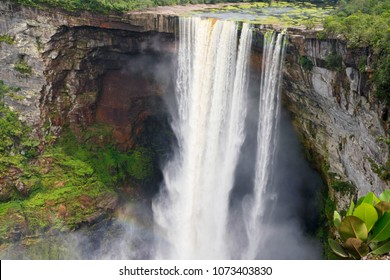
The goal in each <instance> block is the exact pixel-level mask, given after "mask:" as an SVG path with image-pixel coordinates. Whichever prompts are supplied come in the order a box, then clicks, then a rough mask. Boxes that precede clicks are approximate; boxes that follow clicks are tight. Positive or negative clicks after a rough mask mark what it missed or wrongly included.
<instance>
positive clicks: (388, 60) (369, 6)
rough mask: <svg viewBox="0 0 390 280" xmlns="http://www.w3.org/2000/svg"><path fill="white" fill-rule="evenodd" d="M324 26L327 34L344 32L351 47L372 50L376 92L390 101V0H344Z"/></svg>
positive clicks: (335, 34)
mask: <svg viewBox="0 0 390 280" xmlns="http://www.w3.org/2000/svg"><path fill="white" fill-rule="evenodd" d="M324 28H325V32H326V35H327V36H330V37H340V36H341V38H342V39H344V40H345V41H346V42H347V44H348V46H349V47H367V48H370V49H371V50H372V52H373V54H374V57H376V59H375V60H374V61H373V63H372V65H371V68H372V70H374V82H375V85H376V94H377V97H378V98H379V99H380V100H381V101H383V102H385V103H387V104H390V79H389V77H390V55H389V54H390V0H381V1H378V0H341V1H340V3H339V5H338V8H337V10H336V12H335V14H334V15H332V16H329V17H327V18H326V19H325V22H324Z"/></svg>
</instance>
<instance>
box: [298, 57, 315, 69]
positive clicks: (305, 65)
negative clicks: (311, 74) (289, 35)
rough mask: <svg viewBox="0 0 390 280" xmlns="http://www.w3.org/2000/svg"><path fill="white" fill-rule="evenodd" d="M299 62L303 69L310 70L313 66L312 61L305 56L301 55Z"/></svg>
mask: <svg viewBox="0 0 390 280" xmlns="http://www.w3.org/2000/svg"><path fill="white" fill-rule="evenodd" d="M299 62H300V63H301V66H302V69H303V70H305V71H311V70H312V69H313V67H314V65H313V62H312V61H311V60H310V59H309V58H308V57H307V56H301V57H300V59H299Z"/></svg>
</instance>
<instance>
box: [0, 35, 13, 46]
mask: <svg viewBox="0 0 390 280" xmlns="http://www.w3.org/2000/svg"><path fill="white" fill-rule="evenodd" d="M0 42H4V43H6V44H9V45H13V44H15V40H14V38H13V37H12V36H11V35H9V34H1V35H0Z"/></svg>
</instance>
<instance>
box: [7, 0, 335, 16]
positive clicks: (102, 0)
mask: <svg viewBox="0 0 390 280" xmlns="http://www.w3.org/2000/svg"><path fill="white" fill-rule="evenodd" d="M13 1H14V2H18V3H20V4H24V5H30V6H41V5H47V6H52V7H61V8H64V9H66V10H68V11H78V10H87V11H92V12H100V13H108V12H113V11H114V12H125V11H129V10H137V9H145V8H150V7H155V6H168V5H184V4H216V3H225V2H229V3H241V2H267V3H270V4H272V2H275V1H274V0H13ZM287 2H301V3H302V2H303V3H305V2H310V3H315V4H334V3H336V2H337V0H311V1H307V0H306V1H305V0H290V1H287Z"/></svg>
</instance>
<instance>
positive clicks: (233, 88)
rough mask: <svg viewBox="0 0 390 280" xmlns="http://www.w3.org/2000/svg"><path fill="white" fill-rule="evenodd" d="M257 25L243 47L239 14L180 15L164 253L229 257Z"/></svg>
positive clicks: (161, 204) (157, 209) (162, 208)
mask: <svg viewBox="0 0 390 280" xmlns="http://www.w3.org/2000/svg"><path fill="white" fill-rule="evenodd" d="M251 36H252V33H251V30H250V28H249V25H248V24H244V25H243V28H242V31H241V37H240V40H239V48H237V41H238V40H237V39H238V38H237V37H238V26H237V23H235V22H233V21H213V20H209V19H207V20H205V19H200V18H181V19H180V46H179V59H178V77H177V93H176V95H177V102H178V110H179V112H178V116H177V120H176V121H175V122H174V124H173V129H174V131H175V133H176V136H177V138H178V146H179V147H178V149H179V152H178V154H177V155H176V157H175V158H174V160H172V161H171V162H170V163H169V164H168V165H167V166H166V168H165V170H164V180H165V186H166V189H165V191H164V192H163V193H161V194H160V197H159V199H158V200H157V201H155V203H154V217H155V221H156V223H157V225H158V227H159V229H158V230H157V231H161V234H162V235H163V236H164V237H165V238H166V240H164V241H165V242H166V243H164V244H163V242H160V244H159V246H158V248H157V255H156V257H157V258H179V259H189V258H190V259H194V258H195V259H198V258H200V259H210V258H212V259H215V258H221V259H222V258H229V252H228V251H227V244H228V240H227V238H226V232H227V231H226V224H227V218H228V209H229V194H230V191H231V189H232V187H233V183H234V171H235V168H236V165H237V162H238V157H239V152H240V148H241V145H242V143H243V141H244V138H245V134H244V126H245V117H246V100H247V97H246V93H247V73H248V64H249V63H248V58H249V53H250V45H251V42H252V40H251Z"/></svg>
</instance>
